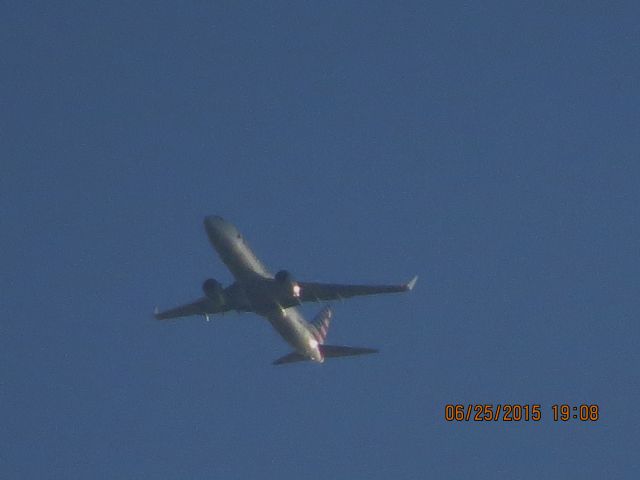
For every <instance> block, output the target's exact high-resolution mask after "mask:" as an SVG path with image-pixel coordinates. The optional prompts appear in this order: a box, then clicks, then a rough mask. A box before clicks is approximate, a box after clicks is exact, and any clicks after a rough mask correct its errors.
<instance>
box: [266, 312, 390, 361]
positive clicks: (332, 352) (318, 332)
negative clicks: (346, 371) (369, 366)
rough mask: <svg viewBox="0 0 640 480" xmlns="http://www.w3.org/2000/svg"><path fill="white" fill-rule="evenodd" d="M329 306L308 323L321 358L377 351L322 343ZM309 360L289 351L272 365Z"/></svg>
mask: <svg viewBox="0 0 640 480" xmlns="http://www.w3.org/2000/svg"><path fill="white" fill-rule="evenodd" d="M332 315H333V313H332V312H331V308H330V307H329V306H326V307H324V308H323V309H322V310H320V312H319V313H318V315H316V317H315V318H314V319H313V321H312V322H311V323H310V324H309V328H310V330H311V333H312V334H313V336H314V337H315V339H316V340H317V341H318V349H319V350H320V353H321V354H322V357H323V358H336V357H353V356H355V355H366V354H369V353H377V352H378V350H375V349H373V348H363V347H346V346H342V345H324V341H325V339H326V338H327V332H328V331H329V324H330V323H331V316H332ZM307 360H310V358H308V357H306V356H305V355H302V354H300V353H298V352H291V353H289V354H287V355H285V356H284V357H280V358H278V359H277V360H276V361H275V362H273V364H274V365H282V364H284V363H294V362H304V361H307Z"/></svg>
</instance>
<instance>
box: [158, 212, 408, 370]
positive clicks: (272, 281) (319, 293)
mask: <svg viewBox="0 0 640 480" xmlns="http://www.w3.org/2000/svg"><path fill="white" fill-rule="evenodd" d="M204 228H205V231H206V232H207V235H208V237H209V241H210V242H211V244H212V245H213V247H214V248H215V250H216V251H217V253H218V255H219V256H220V258H221V260H222V261H223V262H224V264H225V265H226V266H227V268H228V269H229V270H230V271H231V273H232V274H233V276H234V277H235V282H234V283H232V284H231V285H229V286H228V287H226V288H224V287H223V286H222V285H221V284H220V283H219V282H218V281H217V280H214V279H213V278H209V279H207V280H205V281H204V283H203V284H202V290H203V292H204V296H203V297H201V298H199V299H198V300H196V301H194V302H191V303H188V304H186V305H181V306H179V307H176V308H172V309H169V310H165V311H163V312H160V311H158V308H157V307H156V310H155V312H154V315H155V318H156V319H157V320H167V319H172V318H178V317H187V316H191V315H202V316H204V317H205V318H206V320H207V321H208V320H209V316H210V315H215V314H223V313H225V312H228V311H237V312H254V313H256V314H258V315H260V316H263V317H265V318H266V319H267V320H269V322H270V323H271V325H272V326H273V328H274V329H275V330H276V331H277V332H278V333H279V334H280V336H281V337H282V338H283V339H284V340H285V341H286V342H287V343H288V344H289V345H290V346H291V347H293V352H291V353H289V354H287V355H285V356H283V357H280V358H278V359H277V360H275V361H274V362H273V364H274V365H282V364H286V363H293V362H302V361H312V362H318V363H322V362H324V360H325V358H334V357H348V356H354V355H364V354H369V353H376V352H377V350H375V349H372V348H362V347H347V346H338V345H327V344H325V339H326V337H327V332H328V329H329V324H330V321H331V317H332V311H331V308H330V307H329V306H325V307H324V308H323V309H322V310H321V311H320V313H318V315H317V316H316V317H315V318H314V320H313V321H312V322H307V321H306V320H305V319H304V317H303V316H302V314H301V313H300V312H299V311H298V309H297V308H296V306H298V305H301V304H302V303H304V302H312V301H313V302H319V301H330V300H342V299H345V298H350V297H355V296H358V295H375V294H381V293H395V292H407V291H410V290H412V289H413V287H414V285H415V284H416V281H417V280H418V277H417V276H415V277H413V278H412V279H411V280H410V281H409V282H407V283H405V284H402V285H340V284H329V283H317V282H299V281H297V280H296V279H295V278H294V277H293V276H292V275H291V273H290V272H289V271H287V270H280V271H279V272H278V273H276V274H275V275H272V274H271V273H269V271H268V270H267V268H266V267H265V266H264V264H263V263H262V262H261V261H260V260H259V259H258V257H256V255H255V254H254V253H253V251H252V250H251V248H250V247H249V245H248V244H247V242H246V240H245V239H244V237H243V236H242V235H241V234H240V232H239V231H238V229H237V228H236V227H235V226H233V225H232V224H231V223H229V222H227V221H226V220H224V219H223V218H222V217H219V216H217V215H210V216H207V217H205V219H204Z"/></svg>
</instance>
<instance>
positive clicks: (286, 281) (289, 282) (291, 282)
mask: <svg viewBox="0 0 640 480" xmlns="http://www.w3.org/2000/svg"><path fill="white" fill-rule="evenodd" d="M275 278H276V282H278V283H279V284H280V285H282V287H283V288H284V289H285V291H286V294H287V295H291V296H292V297H294V298H296V299H297V298H299V297H300V292H301V290H300V285H298V282H296V281H295V279H294V278H293V275H291V272H289V271H287V270H280V271H279V272H278V273H276V277H275Z"/></svg>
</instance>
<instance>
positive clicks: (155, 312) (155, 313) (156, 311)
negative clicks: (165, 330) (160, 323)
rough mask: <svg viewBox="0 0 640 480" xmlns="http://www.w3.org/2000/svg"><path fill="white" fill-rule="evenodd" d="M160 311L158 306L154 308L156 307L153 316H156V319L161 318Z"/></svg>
mask: <svg viewBox="0 0 640 480" xmlns="http://www.w3.org/2000/svg"><path fill="white" fill-rule="evenodd" d="M159 313H160V309H159V308H158V307H157V306H156V308H154V309H153V317H154V318H155V319H156V320H160V319H159V318H158V314H159Z"/></svg>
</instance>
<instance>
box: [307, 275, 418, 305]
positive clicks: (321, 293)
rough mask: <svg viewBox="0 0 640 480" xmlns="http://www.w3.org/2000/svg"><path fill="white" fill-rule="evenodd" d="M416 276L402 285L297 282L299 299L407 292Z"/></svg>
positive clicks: (310, 299) (329, 298) (413, 283)
mask: <svg viewBox="0 0 640 480" xmlns="http://www.w3.org/2000/svg"><path fill="white" fill-rule="evenodd" d="M417 280H418V277H417V276H415V277H413V278H412V279H411V280H410V281H409V282H407V283H405V284H403V285H340V284H333V283H314V282H297V283H298V285H299V286H300V296H299V300H300V301H302V302H317V301H324V300H342V299H343V298H350V297H356V296H360V295H377V294H380V293H397V292H408V291H410V290H412V289H413V287H414V285H415V284H416V281H417Z"/></svg>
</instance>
